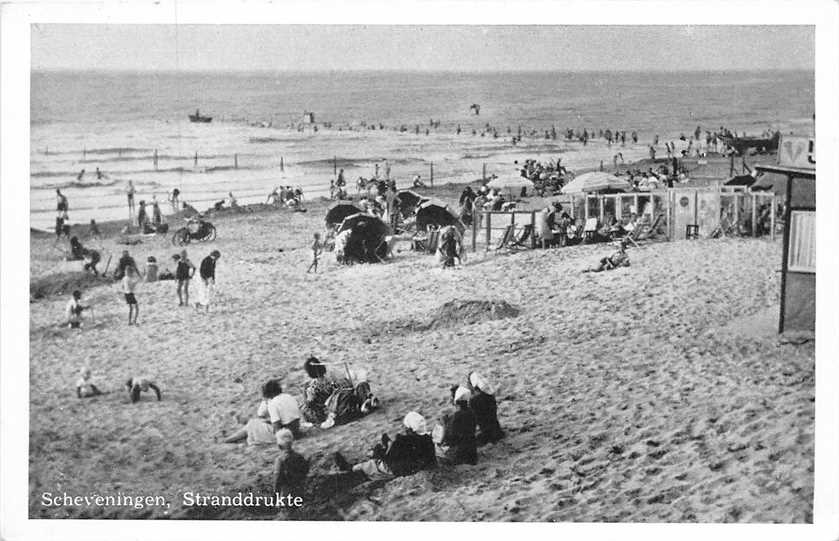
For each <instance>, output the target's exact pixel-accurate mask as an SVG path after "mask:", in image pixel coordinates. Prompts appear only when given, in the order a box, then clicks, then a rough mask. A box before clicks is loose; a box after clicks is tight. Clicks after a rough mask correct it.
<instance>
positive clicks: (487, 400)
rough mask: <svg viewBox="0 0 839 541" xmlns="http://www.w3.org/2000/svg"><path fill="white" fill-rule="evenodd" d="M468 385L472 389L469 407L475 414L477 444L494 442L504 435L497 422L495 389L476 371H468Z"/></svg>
mask: <svg viewBox="0 0 839 541" xmlns="http://www.w3.org/2000/svg"><path fill="white" fill-rule="evenodd" d="M467 380H468V387H469V388H470V389H471V391H472V397H471V398H470V399H469V408H470V409H471V410H472V412H473V413H474V414H475V423H476V425H477V427H478V434H477V436H476V438H475V439H476V441H477V444H478V445H484V444H486V443H495V442H497V441H498V440H500V439H501V438H503V437H504V431H503V430H501V424H500V423H499V422H498V404H497V403H496V401H495V390H494V389H493V387H492V384H490V382H489V381H487V380H486V379H485V378H484V377H483V376H481V375H480V374H478V373H477V372H470V373H469V377H468V378H467Z"/></svg>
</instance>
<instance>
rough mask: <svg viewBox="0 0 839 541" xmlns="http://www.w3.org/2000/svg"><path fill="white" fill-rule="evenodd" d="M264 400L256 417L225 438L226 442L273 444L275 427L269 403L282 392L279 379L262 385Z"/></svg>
mask: <svg viewBox="0 0 839 541" xmlns="http://www.w3.org/2000/svg"><path fill="white" fill-rule="evenodd" d="M261 391H262V401H260V403H259V406H258V407H257V409H256V417H253V418H251V419H250V420H248V422H247V423H245V426H243V427H241V428H239V429H238V430H236V432H234V433H233V434H231V435H230V436H228V437H226V438H225V439H224V443H238V442H240V441H243V440H245V441H247V443H248V445H270V444H273V443H274V441H275V439H274V428H273V427H272V426H271V420H270V418H269V415H268V403H269V402H270V401H271V400H272V399H273V398H274V397H275V396H277V395H278V394H280V392H281V391H282V388H281V387H280V385H279V382H278V381H277V380H269V381H267V382H265V383H264V384H263V385H262V389H261Z"/></svg>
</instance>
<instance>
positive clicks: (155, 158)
mask: <svg viewBox="0 0 839 541" xmlns="http://www.w3.org/2000/svg"><path fill="white" fill-rule="evenodd" d="M154 170H155V171H157V149H154Z"/></svg>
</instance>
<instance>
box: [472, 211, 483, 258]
mask: <svg viewBox="0 0 839 541" xmlns="http://www.w3.org/2000/svg"><path fill="white" fill-rule="evenodd" d="M480 222H481V210H480V209H473V211H472V251H473V252H476V251H477V250H478V227H479V224H480Z"/></svg>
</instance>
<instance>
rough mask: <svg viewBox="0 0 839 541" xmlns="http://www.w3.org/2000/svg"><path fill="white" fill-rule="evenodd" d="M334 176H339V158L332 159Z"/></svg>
mask: <svg viewBox="0 0 839 541" xmlns="http://www.w3.org/2000/svg"><path fill="white" fill-rule="evenodd" d="M332 174H333V175H335V176H336V177H337V176H338V156H334V157H333V158H332Z"/></svg>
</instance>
